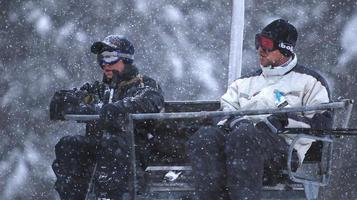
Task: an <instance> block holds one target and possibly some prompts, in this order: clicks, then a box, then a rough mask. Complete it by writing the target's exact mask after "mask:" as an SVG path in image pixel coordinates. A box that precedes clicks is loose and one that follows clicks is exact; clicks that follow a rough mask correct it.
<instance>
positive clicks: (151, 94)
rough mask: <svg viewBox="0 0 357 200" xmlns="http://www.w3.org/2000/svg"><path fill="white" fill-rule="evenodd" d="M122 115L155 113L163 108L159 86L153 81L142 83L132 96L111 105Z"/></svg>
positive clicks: (162, 98)
mask: <svg viewBox="0 0 357 200" xmlns="http://www.w3.org/2000/svg"><path fill="white" fill-rule="evenodd" d="M113 104H114V105H115V106H117V107H118V108H119V109H120V110H121V111H122V112H123V113H157V112H160V111H161V110H162V109H163V108H164V97H163V94H162V90H161V88H160V86H159V85H158V84H157V83H156V81H154V80H153V79H149V80H146V81H144V83H143V85H142V86H140V87H138V89H137V91H136V92H135V94H134V95H133V96H130V97H125V98H123V99H122V100H119V101H116V102H114V103H113Z"/></svg>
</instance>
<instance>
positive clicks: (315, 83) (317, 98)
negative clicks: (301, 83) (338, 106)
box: [288, 78, 333, 129]
mask: <svg viewBox="0 0 357 200" xmlns="http://www.w3.org/2000/svg"><path fill="white" fill-rule="evenodd" d="M302 101H303V102H302V103H303V106H311V105H317V104H322V103H329V102H330V97H329V89H328V86H327V84H326V83H325V84H322V82H320V81H319V80H317V79H316V78H312V79H311V80H310V81H309V82H308V84H307V85H306V86H305V91H304V96H303V99H302ZM288 117H289V126H291V125H292V126H294V125H293V124H296V123H299V122H300V123H304V124H307V125H308V126H309V127H310V128H313V129H326V128H331V127H332V123H333V113H332V111H330V110H327V111H311V112H305V113H304V115H303V116H298V115H296V114H294V113H289V114H288ZM295 127H296V126H295Z"/></svg>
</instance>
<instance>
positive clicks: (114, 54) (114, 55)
mask: <svg viewBox="0 0 357 200" xmlns="http://www.w3.org/2000/svg"><path fill="white" fill-rule="evenodd" d="M123 59H131V60H132V59H133V55H130V54H125V53H120V51H103V52H102V53H100V54H97V61H98V64H99V65H100V66H103V65H112V64H115V63H116V62H118V61H120V60H123Z"/></svg>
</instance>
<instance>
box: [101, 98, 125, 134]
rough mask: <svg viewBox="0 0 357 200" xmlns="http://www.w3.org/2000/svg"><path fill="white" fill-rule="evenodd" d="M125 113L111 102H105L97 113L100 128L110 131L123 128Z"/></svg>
mask: <svg viewBox="0 0 357 200" xmlns="http://www.w3.org/2000/svg"><path fill="white" fill-rule="evenodd" d="M124 120H125V114H124V113H123V112H122V111H121V109H120V108H118V107H117V106H116V105H114V104H112V103H108V104H105V105H104V106H103V107H102V108H101V110H100V114H99V123H100V124H101V126H102V128H103V129H105V130H107V131H110V132H119V131H121V130H123V126H124Z"/></svg>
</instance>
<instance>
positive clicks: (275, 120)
mask: <svg viewBox="0 0 357 200" xmlns="http://www.w3.org/2000/svg"><path fill="white" fill-rule="evenodd" d="M288 124H289V120H288V115H287V114H286V113H275V114H272V115H270V116H268V117H267V118H266V120H264V121H261V122H258V123H257V124H256V125H255V126H256V127H257V128H259V129H269V130H270V131H271V132H273V133H278V132H280V131H282V130H283V129H284V128H285V127H286V126H287V125H288Z"/></svg>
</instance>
